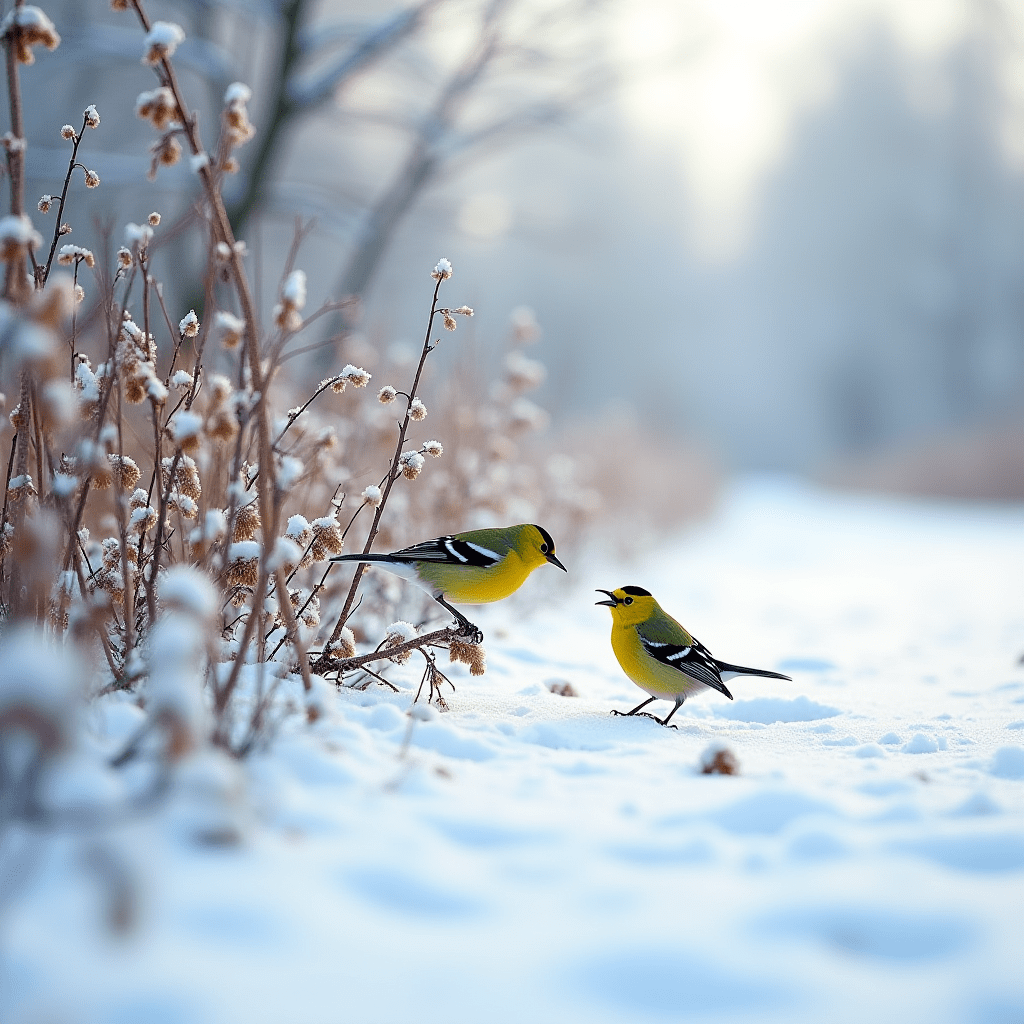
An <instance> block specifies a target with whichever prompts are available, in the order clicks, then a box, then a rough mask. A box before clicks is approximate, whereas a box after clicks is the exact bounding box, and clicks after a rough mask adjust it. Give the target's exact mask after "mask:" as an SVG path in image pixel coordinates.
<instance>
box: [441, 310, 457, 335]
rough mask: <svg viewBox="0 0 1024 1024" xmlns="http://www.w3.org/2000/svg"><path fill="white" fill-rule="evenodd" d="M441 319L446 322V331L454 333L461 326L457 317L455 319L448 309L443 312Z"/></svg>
mask: <svg viewBox="0 0 1024 1024" xmlns="http://www.w3.org/2000/svg"><path fill="white" fill-rule="evenodd" d="M441 319H442V320H443V321H444V329H445V330H446V331H454V330H455V328H456V327H458V326H459V325H458V322H457V321H456V319H455V317H453V316H452V315H451V313H449V312H448V310H447V309H442V310H441Z"/></svg>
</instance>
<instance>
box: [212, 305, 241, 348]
mask: <svg viewBox="0 0 1024 1024" xmlns="http://www.w3.org/2000/svg"><path fill="white" fill-rule="evenodd" d="M213 329H214V331H216V332H217V334H218V336H219V337H220V343H221V344H222V345H223V346H224V347H225V348H234V347H235V346H236V345H237V344H238V343H239V342H240V341H241V340H242V335H243V334H244V333H245V321H244V320H242V319H240V318H239V317H237V316H235V314H234V313H228V312H227V311H226V310H223V309H219V310H217V312H216V313H215V314H214V317H213Z"/></svg>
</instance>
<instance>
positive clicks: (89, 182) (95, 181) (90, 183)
mask: <svg viewBox="0 0 1024 1024" xmlns="http://www.w3.org/2000/svg"><path fill="white" fill-rule="evenodd" d="M84 175H85V187H86V188H99V184H100V176H99V175H98V174H97V173H96V172H95V171H93V170H90V169H89V168H88V167H87V168H86V169H85V171H84Z"/></svg>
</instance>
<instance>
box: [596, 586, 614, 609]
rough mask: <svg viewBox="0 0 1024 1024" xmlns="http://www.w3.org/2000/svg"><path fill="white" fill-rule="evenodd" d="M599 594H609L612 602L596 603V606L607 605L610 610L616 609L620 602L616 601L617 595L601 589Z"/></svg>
mask: <svg viewBox="0 0 1024 1024" xmlns="http://www.w3.org/2000/svg"><path fill="white" fill-rule="evenodd" d="M597 592H598V593H599V594H607V595H608V596H609V597H610V598H611V600H610V601H595V602H594V604H606V605H608V607H609V608H614V607H615V606H616V605H617V604H618V603H619V602H618V601H616V600H615V595H614V594H613V593H612V592H611V591H610V590H601V589H600V588H598V591H597Z"/></svg>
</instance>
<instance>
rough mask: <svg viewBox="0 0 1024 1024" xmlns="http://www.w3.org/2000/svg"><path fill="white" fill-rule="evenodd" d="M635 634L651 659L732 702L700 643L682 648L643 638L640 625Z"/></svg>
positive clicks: (729, 694)
mask: <svg viewBox="0 0 1024 1024" xmlns="http://www.w3.org/2000/svg"><path fill="white" fill-rule="evenodd" d="M637 633H638V634H639V636H640V643H641V644H643V648H644V650H645V651H646V652H647V653H648V654H649V655H650V656H651V657H652V658H654V659H656V660H657V661H660V662H661V663H662V664H663V665H668V666H669V667H670V668H674V669H678V670H679V671H680V672H682V673H683V674H684V675H688V676H689V677H690V678H691V679H696V680H697V682H699V683H703V684H704V685H705V686H710V687H711V688H712V689H714V690H718V692H719V693H724V694H725V696H726V697H728V698H729V699H730V700H732V694H731V693H730V692H729V690H728V689H727V688H726V685H725V683H723V682H722V677H721V675H719V672H718V666H717V665H716V664H715V661H714V659H713V658H712V657H711V654H710V652H709V651H708V649H707V648H706V647H705V646H704V645H703V644H702V643H700V641H698V640H694V641H693V643H692V644H688V645H687V646H685V647H684V646H682V645H680V644H669V643H663V642H661V641H658V640H652V639H650V638H649V637H646V636H644V633H643V627H642V625H641V626H638V627H637Z"/></svg>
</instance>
